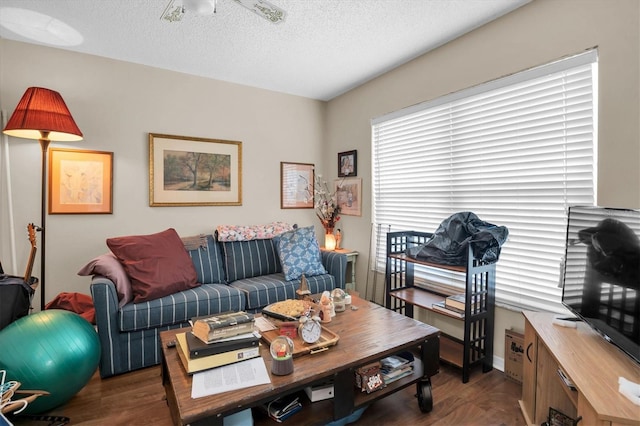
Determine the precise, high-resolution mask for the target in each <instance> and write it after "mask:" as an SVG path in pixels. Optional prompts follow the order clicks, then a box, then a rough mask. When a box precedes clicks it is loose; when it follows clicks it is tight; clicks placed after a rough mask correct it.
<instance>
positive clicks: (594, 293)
mask: <svg viewBox="0 0 640 426" xmlns="http://www.w3.org/2000/svg"><path fill="white" fill-rule="evenodd" d="M639 293H640V210H634V209H615V208H606V207H594V206H587V207H582V206H572V207H570V208H569V213H568V221H567V237H566V251H565V267H564V274H563V285H562V304H563V305H564V306H566V307H567V308H568V309H569V310H570V311H571V312H573V313H574V314H575V315H576V316H577V317H578V318H580V319H581V320H583V321H584V322H585V323H587V324H588V325H590V326H591V327H592V328H593V329H595V330H596V331H597V332H598V333H600V334H601V335H602V336H603V337H604V338H605V339H606V340H608V341H609V342H611V343H613V344H614V345H616V346H618V347H619V348H620V349H622V350H623V351H624V352H625V353H627V355H629V356H630V357H631V358H633V359H634V360H635V361H636V362H637V363H640V298H639V297H638V296H639Z"/></svg>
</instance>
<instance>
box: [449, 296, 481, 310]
mask: <svg viewBox="0 0 640 426" xmlns="http://www.w3.org/2000/svg"><path fill="white" fill-rule="evenodd" d="M444 304H445V306H446V307H447V308H455V309H458V310H461V311H463V312H464V307H465V305H466V295H465V294H464V293H460V294H454V295H452V296H449V297H447V298H446V299H444ZM475 304H476V309H478V308H479V307H480V300H479V298H478V299H476V302H475Z"/></svg>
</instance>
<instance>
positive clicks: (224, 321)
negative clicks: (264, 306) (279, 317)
mask: <svg viewBox="0 0 640 426" xmlns="http://www.w3.org/2000/svg"><path fill="white" fill-rule="evenodd" d="M254 321H255V320H254V316H253V314H251V313H247V312H242V311H240V312H224V313H222V314H216V315H209V316H204V317H196V318H193V319H192V320H191V322H192V324H193V326H192V333H193V334H194V336H196V337H197V338H198V339H200V340H202V341H203V342H204V343H210V342H213V341H215V340H218V339H223V338H226V337H233V336H237V335H239V334H245V333H251V332H253V328H254Z"/></svg>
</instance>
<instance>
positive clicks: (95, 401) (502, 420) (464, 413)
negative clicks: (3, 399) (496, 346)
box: [11, 365, 524, 426]
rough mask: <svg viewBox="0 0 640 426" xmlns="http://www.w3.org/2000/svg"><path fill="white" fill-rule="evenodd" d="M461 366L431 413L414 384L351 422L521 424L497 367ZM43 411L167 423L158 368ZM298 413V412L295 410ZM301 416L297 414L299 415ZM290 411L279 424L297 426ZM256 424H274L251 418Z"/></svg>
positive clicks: (517, 392)
mask: <svg viewBox="0 0 640 426" xmlns="http://www.w3.org/2000/svg"><path fill="white" fill-rule="evenodd" d="M460 377H461V376H460V370H458V369H456V368H454V367H450V366H448V365H442V366H441V368H440V373H438V374H437V375H435V376H434V377H433V378H432V385H433V399H434V406H433V411H431V412H430V413H427V414H424V413H422V412H421V411H420V409H419V408H418V403H417V399H416V398H415V396H414V395H415V386H410V387H409V388H407V389H405V390H403V391H401V392H397V393H396V394H394V395H391V396H389V397H387V398H385V399H382V400H380V401H377V402H376V403H374V404H372V405H371V406H370V407H369V408H368V409H367V410H366V411H365V412H364V414H363V415H362V417H361V418H360V420H359V421H358V422H357V423H355V424H356V425H391V426H394V425H397V426H400V425H402V426H405V425H434V426H448V425H456V426H458V425H505V426H506V425H509V426H511V425H524V419H523V418H522V414H521V413H520V408H519V406H518V399H520V396H521V386H520V384H518V383H515V382H513V381H511V380H510V379H507V378H506V377H505V376H504V374H503V373H502V372H500V371H498V370H493V371H491V372H489V373H486V374H482V373H481V372H480V371H473V372H472V374H471V380H470V381H469V383H467V384H463V383H462V381H461V379H460ZM46 414H48V415H58V416H66V417H69V418H70V419H71V421H70V423H69V424H70V425H86V426H93V425H96V426H97V425H154V426H169V425H171V424H172V423H171V416H170V414H169V408H168V407H167V404H166V400H165V394H164V388H163V387H162V383H161V377H160V367H159V366H156V367H150V368H145V369H143V370H138V371H134V372H131V373H127V374H123V375H120V376H115V377H111V378H108V379H104V380H101V379H100V376H99V375H98V374H97V373H96V374H95V375H94V376H93V377H92V379H91V381H90V382H89V384H87V386H85V387H84V388H83V389H82V390H81V391H80V392H79V393H78V394H77V395H76V396H75V397H73V398H72V399H71V400H70V401H69V402H67V403H66V404H64V405H63V406H61V407H58V408H56V409H54V410H52V411H51V412H50V413H46ZM297 415H302V414H297ZM11 420H12V421H13V423H14V425H16V426H44V425H47V424H48V423H47V422H43V421H35V420H28V419H23V418H20V417H19V416H16V417H13V418H12V419H11ZM300 420H302V418H300ZM296 423H298V422H296V417H295V415H294V416H293V417H291V418H290V419H289V420H287V421H286V422H284V424H285V425H291V426H293V425H296ZM256 424H260V425H273V426H275V425H277V424H278V423H276V422H274V421H271V420H269V419H264V418H262V417H260V416H256Z"/></svg>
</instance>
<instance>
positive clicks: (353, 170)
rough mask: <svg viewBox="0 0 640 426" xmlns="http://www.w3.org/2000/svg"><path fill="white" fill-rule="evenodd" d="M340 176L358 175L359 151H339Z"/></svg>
mask: <svg viewBox="0 0 640 426" xmlns="http://www.w3.org/2000/svg"><path fill="white" fill-rule="evenodd" d="M338 176H339V177H348V176H358V151H356V150H355V149H354V150H353V151H345V152H339V153H338Z"/></svg>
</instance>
